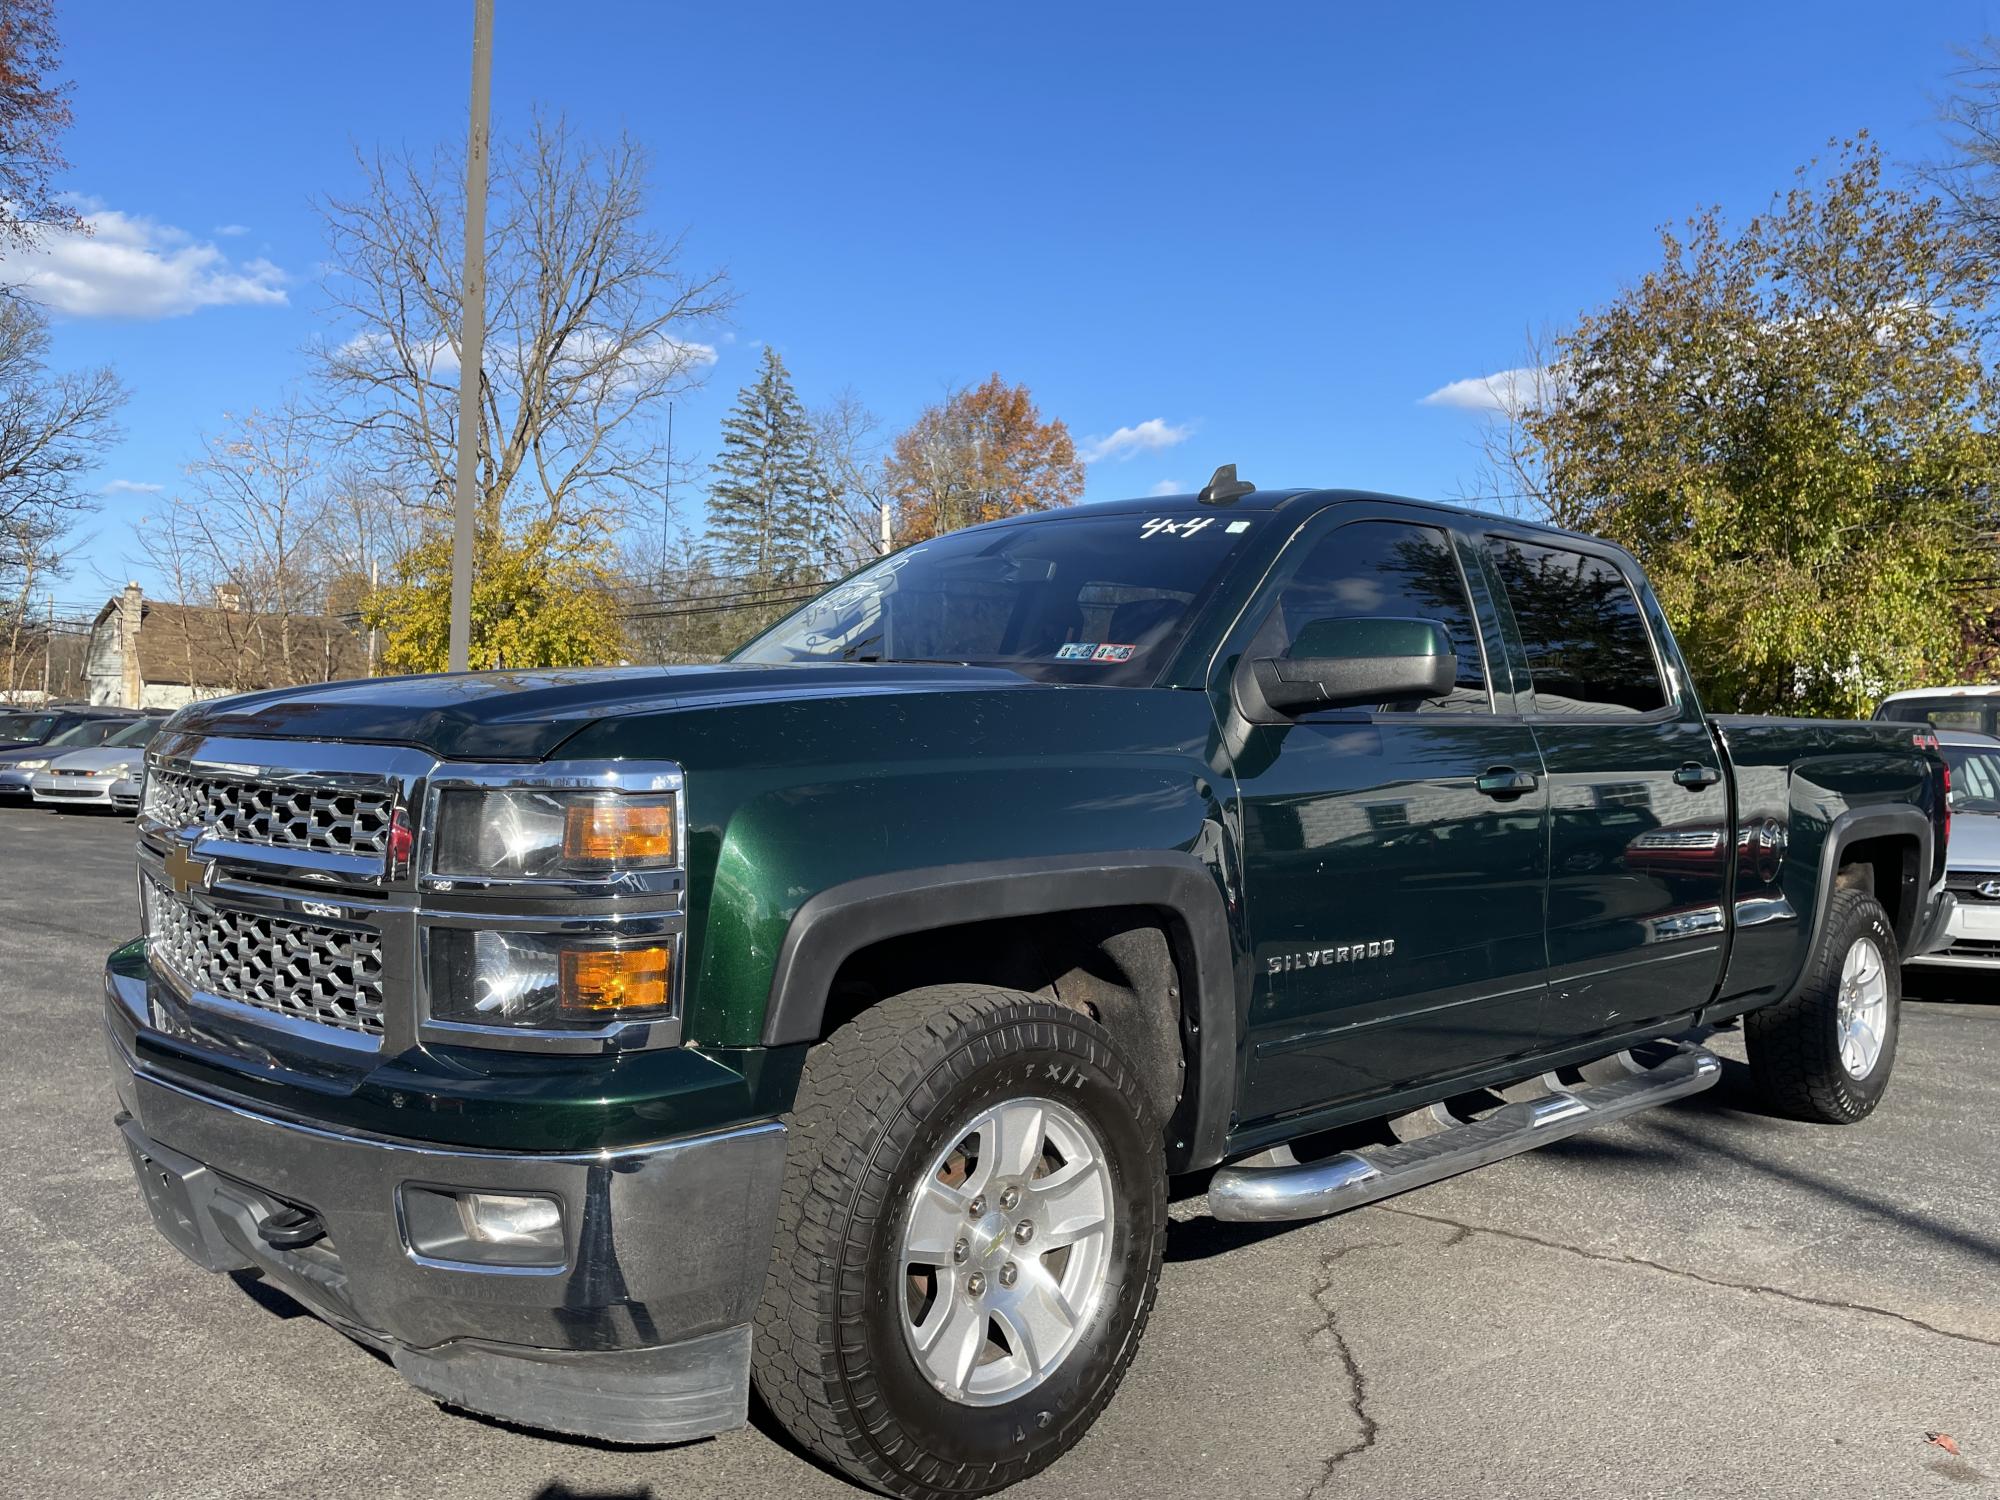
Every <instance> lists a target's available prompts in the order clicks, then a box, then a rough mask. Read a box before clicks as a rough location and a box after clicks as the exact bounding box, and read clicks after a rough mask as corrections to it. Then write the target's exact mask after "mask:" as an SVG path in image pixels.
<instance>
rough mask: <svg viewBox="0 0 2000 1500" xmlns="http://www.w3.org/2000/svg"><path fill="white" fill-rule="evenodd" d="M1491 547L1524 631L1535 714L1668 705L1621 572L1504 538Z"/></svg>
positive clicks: (1590, 712) (1573, 555) (1596, 561)
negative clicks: (1533, 692) (1532, 680)
mask: <svg viewBox="0 0 2000 1500" xmlns="http://www.w3.org/2000/svg"><path fill="white" fill-rule="evenodd" d="M1486 545H1487V553H1488V555H1489V556H1490V557H1491V558H1492V560H1493V565H1494V567H1495V568H1496V569H1497V570H1498V572H1499V574H1500V581H1501V583H1502V584H1504V585H1505V586H1506V590H1507V600H1508V603H1509V604H1510V605H1511V606H1512V607H1513V611H1514V621H1515V623H1516V624H1517V625H1518V626H1519V627H1520V631H1521V645H1522V647H1523V649H1524V650H1525V651H1526V652H1527V655H1528V671H1529V674H1530V675H1531V676H1532V677H1533V678H1534V684H1535V711H1536V712H1537V713H1543V714H1562V715H1579V716H1593V717H1595V716H1604V715H1622V714H1644V713H1651V712H1652V711H1653V710H1655V709H1658V708H1664V707H1665V706H1666V703H1667V694H1666V688H1665V686H1664V685H1663V684H1662V683H1661V681H1660V665H1659V661H1658V660H1657V658H1655V656H1654V655H1653V641H1652V636H1651V635H1650V634H1649V633H1648V632H1647V630H1646V621H1645V617H1644V616H1643V615H1641V614H1640V612H1639V600H1638V598H1637V596H1635V595H1634V594H1633V592H1632V586H1631V585H1630V584H1628V583H1627V582H1626V581H1625V578H1624V575H1623V574H1621V573H1620V572H1619V571H1618V570H1617V569H1616V568H1614V567H1612V566H1611V564H1610V563H1608V562H1605V561H1604V560H1603V559H1602V558H1598V557H1590V556H1587V555H1585V554H1584V553H1581V552H1571V551H1569V550H1568V549H1567V548H1563V547H1544V546H1541V545H1538V544H1536V543H1532V542H1517V541H1514V540H1511V539H1509V538H1504V537H1496V538H1493V539H1491V540H1489V541H1488V542H1487V544H1486Z"/></svg>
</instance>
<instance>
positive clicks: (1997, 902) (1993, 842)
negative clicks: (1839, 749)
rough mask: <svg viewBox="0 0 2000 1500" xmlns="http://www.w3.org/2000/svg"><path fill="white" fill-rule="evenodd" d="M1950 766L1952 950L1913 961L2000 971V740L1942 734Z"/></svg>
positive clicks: (1949, 931)
mask: <svg viewBox="0 0 2000 1500" xmlns="http://www.w3.org/2000/svg"><path fill="white" fill-rule="evenodd" d="M1937 737H1938V745H1939V747H1940V750H1941V753H1942V754H1943V755H1944V758H1945V763H1946V764H1947V765H1949V766H1950V767H1951V840H1950V847H1949V849H1948V851H1947V853H1946V857H1945V886H1946V888H1947V889H1948V890H1950V892H1951V893H1952V895H1953V897H1954V898H1956V902H1957V905H1956V908H1955V909H1954V910H1953V912H1952V914H1951V921H1950V925H1949V926H1948V928H1947V929H1946V936H1947V938H1948V939H1949V945H1948V946H1947V947H1944V948H1940V949H1939V950H1938V951H1937V952H1935V953H1925V954H1917V955H1914V956H1912V957H1911V958H1910V959H1909V960H1908V962H1910V963H1912V964H1923V965H1931V966H1938V967H1954V968H1974V969H2000V738H1994V737H1993V736H1990V735H1984V734H1967V733H1965V732H1963V731H1962V730H1955V729H1940V730H1938V731H1937Z"/></svg>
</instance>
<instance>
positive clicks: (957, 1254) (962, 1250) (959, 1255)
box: [951, 1240, 972, 1262]
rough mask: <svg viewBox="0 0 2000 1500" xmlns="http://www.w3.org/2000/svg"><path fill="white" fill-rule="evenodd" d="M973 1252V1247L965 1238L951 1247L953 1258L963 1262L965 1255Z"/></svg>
mask: <svg viewBox="0 0 2000 1500" xmlns="http://www.w3.org/2000/svg"><path fill="white" fill-rule="evenodd" d="M971 1253H972V1247H971V1246H970V1245H968V1244H966V1243H965V1241H964V1240H960V1241H959V1242H958V1243H957V1244H956V1245H953V1246H952V1247H951V1258H952V1259H953V1260H955V1261H960V1262H963V1261H964V1259H965V1257H966V1256H968V1255H970V1254H971Z"/></svg>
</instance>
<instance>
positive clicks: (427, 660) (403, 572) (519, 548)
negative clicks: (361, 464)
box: [361, 521, 624, 672]
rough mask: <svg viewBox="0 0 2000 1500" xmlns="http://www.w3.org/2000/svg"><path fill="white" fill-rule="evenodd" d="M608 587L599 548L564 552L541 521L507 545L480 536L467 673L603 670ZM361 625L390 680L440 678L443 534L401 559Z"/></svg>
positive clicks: (493, 534)
mask: <svg viewBox="0 0 2000 1500" xmlns="http://www.w3.org/2000/svg"><path fill="white" fill-rule="evenodd" d="M614 583H615V580H614V578H613V576H612V574H611V570H610V568H609V566H608V560H607V553H606V551H605V544H603V543H601V542H594V541H593V542H577V541H575V540H573V539H572V540H570V541H567V542H565V541H564V540H563V539H562V538H559V537H558V536H556V535H555V534H554V530H553V528H552V526H551V525H550V523H548V522H547V521H537V522H535V523H533V524H531V525H529V526H527V527H526V528H525V529H524V530H523V531H522V532H521V534H520V535H519V536H518V537H515V538H511V539H510V538H507V537H504V536H502V535H501V534H500V533H498V532H497V531H494V530H492V529H490V528H489V529H484V530H482V531H481V532H480V533H479V536H478V539H477V542H476V544H475V556H474V558H473V570H472V649H471V653H470V658H469V664H470V665H471V667H472V668H473V670H475V671H481V670H489V669H506V668H512V669H516V670H520V669H525V668H531V667H586V666H602V665H604V664H606V663H608V662H614V661H617V660H618V659H619V657H620V656H621V655H622V653H623V651H624V635H623V632H622V630H621V629H620V626H619V611H618V601H617V599H616V597H615V596H614V593H613V585H614ZM361 623H362V624H363V625H365V626H366V627H367V628H368V629H370V630H379V631H381V632H382V633H383V636H384V649H383V657H382V664H383V666H384V668H385V669H386V670H388V671H391V672H442V671H443V670H444V669H445V666H446V663H447V661H448V660H449V655H450V645H451V533H450V532H448V531H444V530H439V531H438V532H436V533H435V534H434V535H432V536H431V537H430V538H428V539H427V540H425V541H424V542H422V543H421V544H420V545H419V546H418V547H417V548H416V550H415V551H413V552H411V553H410V554H409V556H407V557H406V558H404V559H403V560H402V562H401V564H400V565H399V566H398V568H397V574H396V578H395V580H394V581H393V582H391V583H388V584H385V585H384V586H383V587H381V588H379V589H377V590H375V591H374V592H373V593H371V594H369V595H368V596H367V598H366V599H365V600H364V601H363V603H362V606H361Z"/></svg>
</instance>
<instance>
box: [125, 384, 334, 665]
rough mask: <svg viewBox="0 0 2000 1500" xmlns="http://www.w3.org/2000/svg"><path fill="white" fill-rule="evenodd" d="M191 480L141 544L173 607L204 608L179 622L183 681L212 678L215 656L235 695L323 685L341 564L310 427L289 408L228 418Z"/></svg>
mask: <svg viewBox="0 0 2000 1500" xmlns="http://www.w3.org/2000/svg"><path fill="white" fill-rule="evenodd" d="M187 478H188V485H187V488H186V490H185V491H182V492H178V493H176V494H174V495H171V496H169V497H168V498H167V499H166V501H165V502H164V503H163V505H162V506H161V507H160V509H159V510H157V511H156V512H154V513H153V514H152V515H151V516H149V517H147V519H146V522H145V523H144V524H143V525H142V527H141V530H140V545H141V549H142V550H143V551H144V553H145V555H146V557H147V559H148V561H150V562H151V563H152V565H153V567H154V569H155V571H156V572H158V573H159V574H160V575H161V576H162V577H164V578H166V579H167V580H168V583H169V585H170V586H171V588H172V589H173V591H174V594H175V596H176V598H175V602H177V603H180V604H184V605H197V606H201V607H202V609H201V612H200V613H198V614H197V613H194V612H189V611H183V612H181V614H180V615H179V616H178V618H179V620H180V621H181V628H182V634H183V636H184V637H186V638H185V639H184V640H182V641H181V642H180V646H181V647H182V649H183V650H184V651H185V653H186V654H187V658H188V659H187V666H188V668H189V672H190V677H189V681H190V682H194V681H196V680H197V677H198V675H199V674H198V672H197V668H200V669H202V670H205V671H209V672H213V671H215V670H217V663H216V662H214V661H213V660H212V659H210V658H213V657H215V656H217V655H221V656H223V657H224V658H225V660H223V661H222V662H221V663H220V667H221V670H223V671H224V672H225V673H226V674H227V675H229V676H230V677H231V679H232V680H230V681H228V682H227V683H224V684H222V685H223V686H227V687H230V688H242V687H254V686H262V685H264V680H266V679H269V680H275V681H279V682H311V681H315V680H318V679H320V678H323V677H324V676H325V675H326V671H325V665H326V664H325V662H324V657H325V654H326V636H327V629H326V625H325V622H324V621H323V620H322V619H321V618H320V617H321V616H322V615H323V613H324V611H325V604H326V588H327V582H328V578H329V576H330V574H331V573H332V571H333V569H334V566H335V564H336V561H337V558H336V555H335V554H334V553H333V552H332V550H331V548H330V546H329V541H330V531H329V526H328V521H329V517H330V516H331V515H332V514H333V513H334V504H333V500H332V498H331V493H330V490H331V487H330V484H329V481H328V478H327V476H326V474H325V472H324V470H323V469H322V467H321V464H320V459H319V456H318V453H317V452H316V450H315V448H314V444H313V428H312V424H311V423H310V421H309V420H308V419H307V418H305V417H304V416H302V415H301V414H300V413H299V412H298V411H297V410H296V409H293V408H289V407H287V408H282V409H280V410H278V411H275V412H254V411H253V412H251V413H250V414H249V415H248V416H246V417H242V418H238V419H235V420H234V421H232V422H231V424H230V426H229V427H228V428H226V429H225V430H224V431H223V432H221V433H219V434H215V435H212V436H210V437H208V438H206V439H205V440H204V442H203V445H202V452H201V455H200V456H199V457H198V458H196V459H195V460H194V462H192V463H191V464H189V465H188V467H187ZM307 621H309V623H305V622H307ZM302 625H303V628H301V627H302ZM218 647H219V648H221V649H220V651H218V650H217V649H216V648H218ZM253 678H254V679H257V680H252V679H253Z"/></svg>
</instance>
